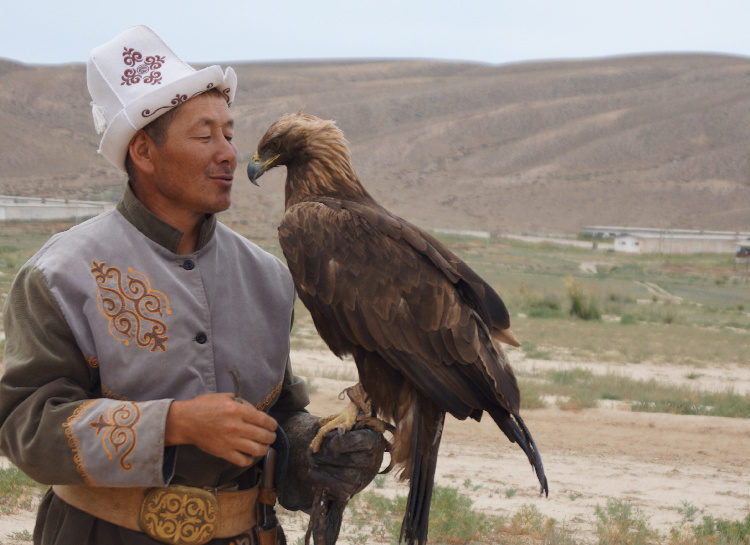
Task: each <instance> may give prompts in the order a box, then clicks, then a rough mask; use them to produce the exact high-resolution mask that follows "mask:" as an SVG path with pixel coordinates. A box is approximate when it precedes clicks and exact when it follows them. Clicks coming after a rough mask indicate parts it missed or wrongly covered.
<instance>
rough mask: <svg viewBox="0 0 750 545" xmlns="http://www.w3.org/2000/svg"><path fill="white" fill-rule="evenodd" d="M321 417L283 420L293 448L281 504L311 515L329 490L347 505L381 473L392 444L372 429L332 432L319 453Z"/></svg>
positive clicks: (302, 415) (299, 416) (302, 414)
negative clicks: (315, 443)
mask: <svg viewBox="0 0 750 545" xmlns="http://www.w3.org/2000/svg"><path fill="white" fill-rule="evenodd" d="M318 420H319V418H318V417H317V416H313V415H311V414H309V413H306V412H298V413H292V414H291V415H289V416H288V417H287V418H283V417H282V418H280V419H279V424H280V425H281V426H282V427H283V428H284V431H285V432H286V434H287V436H288V438H289V446H290V454H289V466H288V469H287V474H286V478H285V479H284V481H283V483H281V485H280V486H279V487H278V492H279V503H281V505H282V506H283V507H284V508H285V509H288V510H290V511H293V510H300V509H301V510H303V511H305V512H307V513H310V509H311V507H312V504H313V500H314V497H315V493H316V492H317V491H319V490H321V489H322V488H325V489H326V493H327V495H328V497H330V498H332V499H336V500H338V501H341V502H344V503H345V502H346V501H347V500H348V499H349V498H351V497H352V496H353V495H354V494H356V493H357V492H359V491H360V490H362V489H363V488H365V487H366V486H367V485H368V484H369V483H370V481H372V479H373V478H374V477H375V475H377V474H378V471H379V470H380V466H381V464H382V462H383V452H384V451H385V449H386V447H387V446H388V442H387V441H386V440H385V438H384V437H383V434H382V433H380V432H378V431H376V430H373V429H371V428H367V427H365V428H362V429H358V430H352V431H349V432H346V433H344V434H341V433H339V432H338V430H333V431H331V432H328V433H327V434H326V435H325V437H324V439H323V443H322V445H321V447H320V450H319V451H318V452H317V453H313V452H312V450H311V449H310V441H312V438H313V437H315V434H316V433H318V430H319V426H318Z"/></svg>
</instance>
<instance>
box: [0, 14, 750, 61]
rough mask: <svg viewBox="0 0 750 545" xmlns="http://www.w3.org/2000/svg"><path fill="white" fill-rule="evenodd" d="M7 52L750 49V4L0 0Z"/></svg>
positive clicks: (497, 53)
mask: <svg viewBox="0 0 750 545" xmlns="http://www.w3.org/2000/svg"><path fill="white" fill-rule="evenodd" d="M0 2H2V8H1V9H0V13H1V14H2V16H1V17H0V57H3V58H7V59H12V60H16V61H20V62H24V63H30V64H59V63H69V62H85V61H86V59H87V58H88V55H89V52H90V51H91V49H93V48H94V47H96V46H98V45H100V44H102V43H104V42H107V41H109V40H110V39H112V38H113V37H114V36H116V35H117V34H118V33H119V32H121V31H122V30H124V29H125V28H127V27H129V26H132V25H135V24H139V23H143V24H146V25H148V26H150V27H151V28H153V29H154V30H155V31H156V32H157V33H158V34H159V35H160V36H161V37H162V38H163V39H164V41H166V42H167V44H169V46H170V47H171V48H172V49H173V50H174V51H175V53H177V54H178V55H179V56H180V57H181V58H182V59H184V60H185V61H187V62H192V63H208V62H211V63H213V62H216V63H227V62H229V61H264V60H285V59H337V58H344V59H356V58H425V59H449V60H465V61H477V62H484V63H491V64H506V63H515V62H523V61H531V60H542V59H576V58H592V57H606V56H613V55H629V54H638V53H663V52H691V53H693V52H707V53H720V54H731V55H740V56H748V57H750V31H749V30H748V26H749V23H750V0H702V1H698V0H626V1H621V0H559V1H557V0H513V1H510V0H495V1H492V0H476V1H472V0H463V1H459V0H453V1H445V0H429V1H428V0H414V1H409V0H401V1H395V0H348V1H345V0H266V1H264V2H256V1H253V0H213V1H207V0H203V1H200V2H198V1H193V0H182V1H180V2H177V1H173V0H148V1H145V0H129V1H128V2H127V3H126V2H111V1H109V0H88V1H86V0H65V1H60V0H26V1H19V0H0Z"/></svg>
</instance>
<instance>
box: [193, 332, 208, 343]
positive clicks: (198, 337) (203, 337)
mask: <svg viewBox="0 0 750 545" xmlns="http://www.w3.org/2000/svg"><path fill="white" fill-rule="evenodd" d="M207 340H208V337H206V334H205V333H203V332H202V331H201V332H200V333H198V334H197V335H196V336H195V342H197V343H198V344H206V341H207Z"/></svg>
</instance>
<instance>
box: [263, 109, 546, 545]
mask: <svg viewBox="0 0 750 545" xmlns="http://www.w3.org/2000/svg"><path fill="white" fill-rule="evenodd" d="M277 165H286V167H287V177H286V188H285V201H286V206H285V212H284V216H283V219H282V221H281V224H280V226H279V241H280V243H281V248H282V250H283V252H284V256H285V257H286V260H287V263H288V266H289V270H290V271H291V274H292V277H293V279H294V284H295V286H296V288H297V292H298V294H299V297H300V299H301V300H302V301H303V303H304V304H305V306H306V307H307V308H308V309H309V311H310V314H311V315H312V318H313V321H314V322H315V326H316V328H317V330H318V332H319V334H320V336H321V337H322V338H323V340H324V341H325V342H326V343H327V344H328V346H329V347H330V349H331V350H332V351H333V352H334V353H335V354H336V355H337V356H339V357H343V356H345V355H351V356H353V358H354V361H355V362H356V365H357V370H358V373H359V380H360V383H361V385H362V386H363V388H364V390H365V392H366V393H367V395H368V396H369V399H370V401H371V403H372V407H373V410H374V411H375V412H376V413H377V415H378V416H380V417H381V418H383V419H385V420H386V421H390V422H392V423H393V424H394V426H395V431H394V434H393V449H392V452H391V457H392V460H393V462H395V464H397V465H398V466H400V467H402V468H403V471H402V473H401V477H402V478H406V477H408V478H409V482H410V489H409V496H408V499H407V508H406V514H405V516H404V519H403V523H402V529H401V538H402V539H405V540H406V541H407V543H409V544H410V545H411V544H413V543H414V542H415V541H416V542H418V543H419V544H420V545H422V544H424V543H425V541H426V539H427V522H428V515H429V507H430V499H431V496H432V487H433V480H434V475H435V465H436V462H437V453H438V447H439V444H440V438H441V433H442V428H443V419H444V416H445V413H446V412H448V413H450V414H452V415H453V416H455V417H456V418H459V419H465V418H467V417H471V418H474V419H476V420H479V419H480V417H481V416H482V414H483V412H487V413H489V415H490V416H491V417H492V418H493V420H494V421H495V422H496V423H497V425H498V426H499V427H500V429H501V430H502V431H503V432H504V433H505V435H506V436H507V437H508V439H510V440H511V441H513V442H516V443H518V444H519V445H520V447H521V448H522V449H523V451H524V452H525V453H526V455H527V457H528V459H529V461H530V462H531V464H532V466H533V467H534V469H535V471H536V474H537V476H538V478H539V482H540V483H541V490H542V492H544V493H547V492H548V487H547V479H546V477H545V474H544V469H543V467H542V461H541V458H540V456H539V451H538V449H537V447H536V445H535V443H534V440H533V438H532V437H531V434H530V433H529V431H528V429H527V428H526V426H525V424H524V422H523V420H522V419H521V417H520V416H519V404H520V395H519V391H518V385H517V383H516V378H515V376H514V374H513V370H512V369H511V367H510V365H509V363H508V360H507V358H506V356H505V353H504V352H503V350H502V348H501V347H500V344H499V342H498V341H503V342H508V343H510V344H517V342H516V341H515V338H514V337H513V335H512V334H511V333H510V330H509V327H510V319H509V316H508V311H507V309H506V307H505V304H504V303H503V301H502V299H501V298H500V296H499V295H498V294H497V293H496V292H495V290H494V289H492V287H490V286H489V285H488V284H487V283H486V282H485V281H484V280H482V279H481V278H480V277H479V276H478V275H477V274H476V273H475V272H474V271H473V270H472V269H471V268H470V267H469V266H468V265H466V264H465V263H464V262H463V261H462V260H461V259H459V258H458V257H456V256H455V255H454V254H453V253H452V252H451V251H450V250H448V248H446V247H445V245H443V244H442V243H441V242H439V241H438V240H436V239H435V238H433V237H432V236H430V235H429V234H428V233H426V232H425V231H423V230H422V229H420V228H418V227H416V226H414V225H412V224H411V223H409V222H407V221H405V220H403V219H401V218H399V217H397V216H395V215H393V214H392V213H390V212H389V211H388V210H386V209H385V208H383V207H382V206H381V205H380V204H378V203H377V202H376V201H375V200H374V199H373V198H372V197H371V196H370V194H369V193H368V192H367V191H366V190H365V188H364V187H363V186H362V184H361V183H360V181H359V179H358V178H357V175H356V174H355V172H354V169H353V168H352V164H351V158H350V153H349V149H348V147H347V144H346V140H345V139H344V136H343V134H342V132H341V131H340V130H339V129H338V128H337V127H336V125H335V123H334V122H332V121H324V120H321V119H318V118H317V117H314V116H312V115H307V114H303V113H297V114H289V115H284V116H282V117H281V118H279V119H278V120H277V121H276V122H274V123H273V124H272V125H271V126H270V127H269V129H268V131H267V132H266V134H265V135H264V136H263V138H262V139H261V140H260V142H259V145H258V152H257V153H256V155H255V157H254V158H253V161H252V162H251V163H250V165H249V166H248V175H249V177H250V179H251V181H253V183H255V180H256V179H257V177H259V176H260V175H261V174H262V173H263V172H265V171H266V170H268V169H269V168H273V167H275V166H277ZM493 339H494V341H493Z"/></svg>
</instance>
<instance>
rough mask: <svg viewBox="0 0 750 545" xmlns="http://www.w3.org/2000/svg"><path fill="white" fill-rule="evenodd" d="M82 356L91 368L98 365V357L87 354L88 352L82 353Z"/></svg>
mask: <svg viewBox="0 0 750 545" xmlns="http://www.w3.org/2000/svg"><path fill="white" fill-rule="evenodd" d="M84 357H85V358H86V363H88V364H89V367H91V368H92V369H96V368H97V367H99V358H97V357H96V356H89V355H88V354H84Z"/></svg>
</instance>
